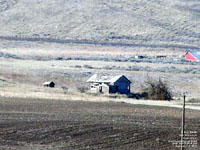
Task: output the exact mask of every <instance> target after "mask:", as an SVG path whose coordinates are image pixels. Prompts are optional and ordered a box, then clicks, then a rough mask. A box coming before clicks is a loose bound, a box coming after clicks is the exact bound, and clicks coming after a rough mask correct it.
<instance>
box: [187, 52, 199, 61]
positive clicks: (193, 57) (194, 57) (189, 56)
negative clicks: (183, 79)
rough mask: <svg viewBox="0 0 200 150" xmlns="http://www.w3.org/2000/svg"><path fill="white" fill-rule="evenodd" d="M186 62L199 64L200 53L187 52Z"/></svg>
mask: <svg viewBox="0 0 200 150" xmlns="http://www.w3.org/2000/svg"><path fill="white" fill-rule="evenodd" d="M185 60H187V61H193V62H199V61H200V52H189V51H188V52H187V53H186V54H185Z"/></svg>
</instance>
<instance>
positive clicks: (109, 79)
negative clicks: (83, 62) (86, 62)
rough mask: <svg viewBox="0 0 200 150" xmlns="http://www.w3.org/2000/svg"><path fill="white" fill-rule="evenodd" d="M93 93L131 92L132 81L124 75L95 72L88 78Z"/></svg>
mask: <svg viewBox="0 0 200 150" xmlns="http://www.w3.org/2000/svg"><path fill="white" fill-rule="evenodd" d="M87 82H88V83H90V85H91V88H90V90H91V93H120V94H130V84H131V81H130V80H129V79H128V78H127V77H126V76H124V75H118V76H105V75H97V74H94V75H93V76H91V77H90V78H89V79H88V80H87Z"/></svg>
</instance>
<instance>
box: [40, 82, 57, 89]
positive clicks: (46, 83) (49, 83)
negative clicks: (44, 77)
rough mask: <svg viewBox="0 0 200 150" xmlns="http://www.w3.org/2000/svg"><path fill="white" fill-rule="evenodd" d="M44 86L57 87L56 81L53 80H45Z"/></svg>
mask: <svg viewBox="0 0 200 150" xmlns="http://www.w3.org/2000/svg"><path fill="white" fill-rule="evenodd" d="M43 86H45V87H51V88H53V87H55V83H54V82H53V81H50V82H44V83H43Z"/></svg>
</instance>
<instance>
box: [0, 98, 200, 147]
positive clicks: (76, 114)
mask: <svg viewBox="0 0 200 150" xmlns="http://www.w3.org/2000/svg"><path fill="white" fill-rule="evenodd" d="M0 110H1V111H0V119H1V121H0V126H1V129H0V149H42V150H45V149H67V150H68V149H69V150H70V149H73V150H74V149H118V150H121V149H125V150H127V149H139V150H140V149H142V150H144V149H145V150H146V149H158V150H162V149H163V150H164V149H170V150H172V149H180V148H176V147H175V146H176V145H175V144H173V143H172V142H171V141H178V140H180V135H179V134H180V125H181V109H178V108H165V107H151V106H143V105H130V104H126V103H111V102H105V103H95V102H93V103H91V102H82V101H76V102H73V101H59V100H55V101H54V100H37V99H35V100H34V99H8V98H0ZM199 124H200V116H199V111H194V110H187V112H186V131H196V132H197V137H196V139H197V141H198V146H197V147H196V148H195V149H200V148H199V140H200V128H199V126H200V125H199Z"/></svg>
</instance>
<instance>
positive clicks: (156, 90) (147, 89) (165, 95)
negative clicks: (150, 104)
mask: <svg viewBox="0 0 200 150" xmlns="http://www.w3.org/2000/svg"><path fill="white" fill-rule="evenodd" d="M143 93H146V97H145V98H147V99H152V100H172V92H171V90H170V88H169V86H168V84H167V83H166V82H164V81H162V80H161V78H159V80H158V81H156V80H153V79H152V78H150V77H149V76H148V77H147V80H146V81H145V86H144V88H143Z"/></svg>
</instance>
